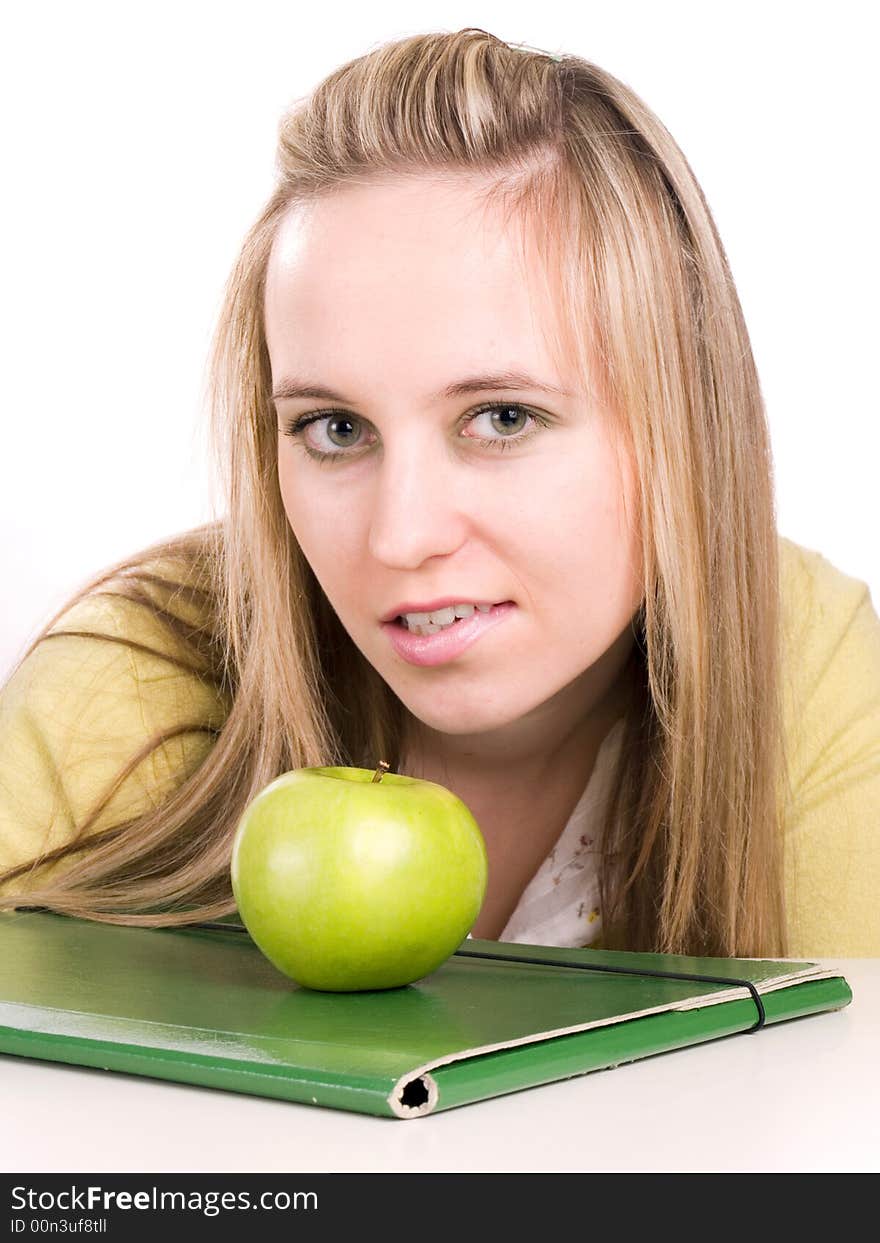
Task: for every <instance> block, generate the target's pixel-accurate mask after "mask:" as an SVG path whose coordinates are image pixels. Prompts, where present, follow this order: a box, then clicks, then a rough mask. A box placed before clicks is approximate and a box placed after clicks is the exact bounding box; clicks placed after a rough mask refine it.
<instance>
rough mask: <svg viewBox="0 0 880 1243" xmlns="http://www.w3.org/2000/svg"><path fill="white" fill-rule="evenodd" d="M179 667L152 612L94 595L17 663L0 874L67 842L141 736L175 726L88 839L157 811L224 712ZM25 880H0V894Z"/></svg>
mask: <svg viewBox="0 0 880 1243" xmlns="http://www.w3.org/2000/svg"><path fill="white" fill-rule="evenodd" d="M75 632H80V633H75ZM89 632H95V637H93V636H92V635H90V634H89ZM182 660H183V654H182V652H181V645H180V642H179V640H177V639H176V638H174V637H173V636H172V635H171V633H170V631H169V630H168V628H167V626H165V625H163V624H162V623H161V621H160V620H159V619H158V618H156V617H155V615H154V614H152V613H151V611H150V610H149V608H147V607H145V606H144V605H142V604H139V603H137V602H135V601H131V600H128V599H126V598H124V597H123V596H121V595H114V594H95V595H94V596H89V597H86V599H85V600H83V601H80V602H79V603H78V604H77V605H75V606H73V607H72V608H71V609H70V610H68V611H67V612H66V613H65V614H64V615H63V616H62V617H61V618H60V619H59V620H58V622H56V624H55V626H53V628H52V632H51V633H50V635H49V636H47V637H45V638H43V639H42V640H41V642H40V643H38V644H37V646H36V647H35V648H34V649H33V651H32V652H31V653H30V654H29V655H28V656H27V657H26V658H25V660H24V661H23V662H22V663H21V664H20V665H19V666H18V668H17V669H16V670H15V671H14V672H13V674H12V676H11V677H10V678H9V680H8V681H7V682H6V684H5V685H4V686H3V688H2V690H0V873H2V872H3V871H4V870H6V869H8V868H12V867H16V866H18V865H19V864H22V863H26V862H30V861H32V860H35V859H36V858H37V857H38V856H40V855H42V854H43V853H45V852H46V851H49V850H53V849H55V848H56V847H58V846H62V845H64V844H66V843H68V842H70V841H72V840H73V839H74V838H76V837H77V836H78V835H79V833H80V831H81V829H82V826H83V825H84V823H85V821H86V820H87V818H88V816H89V815H90V813H91V812H92V810H93V808H94V806H95V805H96V804H97V803H98V802H99V801H100V800H101V798H102V797H103V795H104V793H105V792H106V790H107V789H108V788H109V787H110V786H111V785H112V783H113V781H114V779H115V778H116V777H117V775H118V774H119V773H120V771H121V770H122V769H123V768H124V767H125V766H126V765H128V764H129V763H130V762H131V761H132V760H133V759H134V757H135V756H136V755H137V753H138V752H139V751H140V750H141V749H142V748H143V747H144V745H145V744H146V743H147V742H148V741H149V740H150V739H152V738H154V737H156V736H158V735H160V734H162V733H164V732H166V731H179V732H177V733H176V734H175V736H174V737H171V738H170V739H168V741H166V742H164V743H162V744H160V745H159V746H157V747H156V748H155V749H153V750H152V751H150V752H149V754H147V755H146V756H144V757H143V758H142V759H141V760H140V761H139V762H137V763H136V764H135V765H134V767H133V768H132V769H131V771H130V772H129V773H128V775H127V776H126V777H125V779H124V780H123V781H122V783H121V785H120V786H119V788H118V789H117V790H116V792H115V793H114V794H113V795H112V797H111V798H110V800H109V802H108V803H107V804H106V806H104V808H103V809H102V810H101V812H100V814H99V815H98V816H97V818H96V819H95V821H94V822H93V823H92V824H91V825H89V828H88V830H87V831H88V832H89V833H98V832H100V831H101V830H103V829H108V828H111V827H113V826H114V825H116V824H119V823H121V822H122V821H124V820H128V819H130V818H132V817H135V816H137V815H140V814H143V813H144V812H145V811H147V810H149V809H150V808H152V807H155V806H157V805H159V804H160V803H161V802H162V801H163V800H164V799H165V798H167V797H168V795H169V794H171V793H172V792H173V790H174V789H175V788H177V787H178V786H179V785H180V784H182V782H183V781H184V780H185V779H186V778H187V777H188V776H189V775H190V774H191V773H192V772H194V771H195V769H196V768H197V767H198V766H199V765H200V764H201V763H202V761H203V760H204V759H205V757H206V755H207V754H208V752H209V750H210V748H211V746H212V744H213V742H214V739H215V737H216V731H217V730H218V729H219V728H220V727H221V726H222V723H223V720H224V719H225V716H226V715H227V713H228V706H229V705H228V703H227V702H226V701H225V700H224V699H223V697H222V696H221V695H220V694H219V692H218V691H217V689H216V688H215V687H213V686H212V685H211V684H210V683H209V682H208V681H206V680H204V679H203V678H202V676H201V675H200V674H198V673H196V672H194V671H193V669H192V668H187V667H186V666H185V664H184V663H182ZM190 662H191V658H190ZM75 859H76V856H74V860H75ZM70 865H71V861H69V860H64V861H62V863H60V864H58V865H49V866H48V867H47V868H46V871H45V873H43V875H44V876H45V877H47V878H48V875H49V874H50V872H54V870H55V867H57V868H58V870H60V871H63V870H66V867H67V866H70ZM36 879H37V878H36V877H35V880H36ZM25 880H26V874H25V876H21V877H18V878H15V879H14V880H11V881H8V882H6V883H5V884H4V883H2V882H0V893H2V894H3V895H4V896H8V895H10V894H13V893H18V892H19V891H20V890H21V887H22V885H23V884H24V882H25Z"/></svg>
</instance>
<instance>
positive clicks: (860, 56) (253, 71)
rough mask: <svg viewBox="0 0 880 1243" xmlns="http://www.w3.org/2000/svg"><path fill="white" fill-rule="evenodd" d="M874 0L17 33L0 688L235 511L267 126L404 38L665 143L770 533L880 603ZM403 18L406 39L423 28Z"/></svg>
mask: <svg viewBox="0 0 880 1243" xmlns="http://www.w3.org/2000/svg"><path fill="white" fill-rule="evenodd" d="M873 14H874V6H873V5H872V4H869V3H855V2H852V0H838V2H837V3H836V4H834V5H833V6H828V5H825V4H813V3H793V2H780V0H777V2H774V3H755V2H754V0H737V3H735V4H722V3H714V4H712V5H706V4H701V3H690V2H686V0H665V2H664V3H651V2H650V0H647V2H644V3H642V2H639V3H637V2H635V0H630V2H626V0H623V2H618V3H615V4H613V5H608V4H607V3H594V2H593V0H581V3H579V4H578V5H572V4H571V3H570V0H564V2H556V0H545V2H544V3H542V4H540V5H535V4H534V3H529V4H525V3H516V2H515V0H495V2H492V3H453V2H451V0H443V3H424V2H423V3H421V4H419V5H418V6H416V7H414V6H413V5H412V4H411V3H409V2H398V0H374V3H372V4H370V5H364V6H354V5H352V6H350V7H346V9H345V12H344V20H342V10H341V9H340V7H339V6H338V5H326V6H311V5H301V4H296V3H293V2H292V0H288V2H287V3H277V2H270V0H248V2H247V3H244V2H243V0H242V2H240V3H235V4H221V3H201V2H199V3H194V2H193V3H186V2H185V0H184V2H181V0H177V3H168V2H165V0H162V2H159V0H152V2H151V3H150V4H137V3H126V4H125V5H119V4H110V3H94V2H92V3H89V2H87V0H78V3H76V4H72V5H68V4H61V3H54V4H53V3H42V4H38V5H16V6H15V7H14V8H10V9H9V11H8V12H7V14H6V16H5V19H4V23H3V25H4V32H3V49H2V52H0V57H2V61H0V71H2V72H0V105H2V116H3V125H4V132H3V148H2V149H3V156H4V158H3V171H4V174H5V176H4V193H3V196H2V201H0V213H2V219H0V223H2V228H0V238H2V247H3V252H2V281H0V317H2V318H0V330H2V342H3V346H4V364H3V373H2V374H3V386H4V394H3V395H4V401H3V405H2V416H0V417H2V423H0V433H2V439H0V444H2V453H0V576H2V581H3V583H4V584H5V590H4V599H3V604H4V608H3V610H2V618H0V677H2V674H3V672H4V670H5V669H7V668H8V667H9V666H10V665H11V664H12V662H13V661H14V659H15V658H16V657H17V656H18V654H19V653H20V651H21V650H23V648H24V646H25V645H26V643H27V642H28V641H29V639H30V638H31V637H32V635H33V634H34V633H35V632H36V630H37V629H38V627H39V626H40V625H41V624H42V623H43V622H44V621H45V620H47V619H48V617H49V615H50V614H51V613H52V612H54V611H55V609H56V608H58V607H60V605H61V604H63V603H64V601H65V600H66V599H67V598H68V597H69V595H70V594H71V593H72V592H73V591H74V590H75V589H76V588H77V587H78V586H79V585H80V584H81V583H83V582H84V581H85V580H86V578H88V577H90V576H91V575H92V574H93V573H94V572H96V571H97V570H99V569H101V568H103V567H104V566H106V565H109V564H110V563H111V562H112V561H114V560H116V559H117V558H120V557H122V556H125V555H127V554H129V553H131V552H133V551H135V550H136V549H137V548H139V547H141V546H142V545H145V544H147V543H150V542H152V541H154V540H156V539H159V538H160V537H162V536H165V535H170V534H172V533H174V532H178V531H181V530H184V529H186V528H188V527H191V526H194V525H196V524H198V523H201V522H204V521H208V520H210V519H211V518H213V517H216V516H219V510H218V508H217V505H218V504H219V502H216V501H214V500H212V489H211V485H210V481H209V476H208V467H207V451H206V437H205V413H204V402H203V396H202V393H203V379H204V368H205V363H206V359H207V349H208V341H209V336H210V333H211V330H212V328H213V324H214V320H215V316H216V314H217V310H218V307H219V302H220V297H221V294H222V290H223V286H224V283H225V280H226V277H227V275H228V272H229V269H230V266H231V264H232V262H233V259H234V257H235V254H236V252H237V249H238V246H239V244H240V242H241V240H242V238H243V236H244V234H245V232H246V230H247V229H248V227H249V226H250V224H251V223H252V221H253V219H254V218H255V217H256V215H257V214H258V212H259V210H260V208H261V207H262V204H263V202H264V201H265V199H266V197H267V196H268V194H269V192H270V190H271V186H272V180H273V171H274V169H273V164H274V148H275V137H276V130H277V125H278V120H279V118H280V116H281V113H282V112H283V110H284V109H285V108H286V107H287V106H288V105H289V104H290V103H292V102H293V101H294V100H295V99H296V98H298V97H300V96H302V95H305V94H307V93H308V92H309V91H310V90H311V89H312V88H313V87H314V86H315V85H317V83H318V82H319V81H320V79H321V78H323V77H324V76H325V75H326V74H327V73H328V72H329V71H331V70H332V69H334V68H336V67H337V66H338V65H340V64H342V63H344V62H345V61H347V60H349V59H351V58H352V57H354V56H358V55H362V54H363V53H365V52H367V51H369V50H370V49H371V48H373V47H375V46H376V45H378V44H379V43H382V42H384V41H385V40H387V39H391V38H397V37H401V36H403V35H409V34H415V33H419V32H422V31H428V30H456V29H459V28H460V27H463V26H480V27H482V28H484V29H487V30H489V31H491V32H492V33H493V34H495V35H497V36H499V37H500V38H503V39H507V40H509V41H511V42H523V43H528V44H531V45H532V46H536V47H539V48H542V49H545V50H547V51H550V52H557V53H558V52H563V51H567V52H573V53H576V54H578V55H580V56H583V57H585V58H586V59H588V60H593V61H595V62H596V63H598V64H599V65H601V66H602V67H603V68H606V69H608V70H610V71H611V72H612V73H614V74H616V75H617V76H618V77H620V78H622V79H623V80H624V81H625V82H627V83H628V84H629V85H630V86H631V87H633V88H634V89H635V90H636V91H637V92H638V93H639V94H640V95H641V96H642V98H643V99H644V100H645V102H646V103H647V104H648V105H649V107H651V108H652V109H653V110H654V111H655V112H656V113H657V114H658V116H659V117H660V119H661V120H662V121H663V122H664V123H665V124H666V126H667V127H668V128H669V129H670V131H671V132H672V134H673V136H674V137H675V138H676V140H677V141H678V143H679V145H680V146H681V147H682V149H683V151H684V153H685V155H686V156H687V158H688V160H689V161H690V163H691V166H692V167H693V169H694V171H695V173H696V175H697V178H698V180H699V181H700V182H701V184H702V186H703V189H704V191H705V192H706V195H707V198H708V200H709V204H710V206H711V208H712V210H713V212H714V215H715V218H716V221H717V223H718V226H719V229H720V232H721V236H722V240H723V241H724V244H725V247H726V249H727V252H728V256H729V258H730V261H731V265H732V267H733V274H734V278H735V280H736V283H737V287H738V290H739V294H740V297H741V300H742V302H743V305H744V309H745V314H746V319H747V322H748V325H749V329H750V332H751V336H752V342H753V346H754V349H755V353H756V356H757V360H758V367H759V371H760V375H761V380H762V386H763V390H764V395H765V398H766V402H767V407H768V417H769V421H770V426H771V434H772V439H773V452H774V462H775V470H776V481H777V506H778V516H779V529H780V531H781V532H782V533H783V534H784V535H787V536H788V537H789V538H791V539H794V540H796V541H797V542H799V543H801V544H804V545H806V546H808V547H811V548H815V549H818V550H819V551H821V552H822V553H823V554H824V555H825V556H826V557H827V558H828V559H829V560H830V561H832V562H833V563H834V564H835V565H837V566H838V567H839V568H840V569H842V570H843V571H844V572H846V573H848V574H851V575H853V576H855V577H857V578H860V579H862V580H863V581H865V582H867V583H868V584H869V586H870V587H871V592H872V597H873V600H874V603H875V606H878V605H880V548H878V539H877V535H878V530H880V523H878V513H880V506H878V500H877V491H878V481H877V470H878V448H880V432H878V402H877V382H876V357H877V338H878V331H877V329H878V316H877V287H878V274H880V265H878V242H877V224H876V216H877V201H876V175H875V171H874V169H875V164H876V153H877V147H876V134H877V125H878V89H877V85H876V82H877V75H876V67H875V64H874V58H875V55H876V40H875V38H874V37H873V35H874V32H873V30H872V29H871V27H872V26H873V24H874V16H873ZM414 17H416V18H417V21H415V23H414Z"/></svg>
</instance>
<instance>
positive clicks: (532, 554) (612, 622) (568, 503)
mask: <svg viewBox="0 0 880 1243" xmlns="http://www.w3.org/2000/svg"><path fill="white" fill-rule="evenodd" d="M547 482H548V483H549V484H550V486H549V487H546V488H543V487H542V488H538V489H532V490H531V491H530V493H529V496H528V499H527V500H526V501H525V504H524V506H523V508H522V510H521V523H520V529H521V530H522V532H523V537H524V544H523V551H524V555H525V558H526V560H527V562H528V564H529V565H530V566H531V573H530V579H531V583H532V586H533V590H534V593H535V605H536V607H538V608H540V601H541V599H543V600H544V601H546V602H547V603H548V604H549V605H550V607H551V608H552V610H553V611H554V613H556V614H557V615H558V616H563V615H568V616H569V617H579V618H581V619H582V620H586V619H587V618H590V617H592V618H594V619H595V620H596V622H597V624H598V625H599V626H600V628H602V629H603V630H604V629H606V628H607V629H608V630H609V631H610V632H613V634H617V633H619V631H620V629H621V628H622V627H623V626H624V625H625V624H626V622H627V621H628V620H629V618H630V617H631V616H632V614H633V613H634V612H635V610H636V608H637V607H638V605H639V603H640V601H641V593H642V589H641V571H640V549H639V545H638V529H637V522H636V521H635V519H636V510H635V477H634V474H633V472H632V468H631V465H630V463H629V461H628V460H627V459H626V458H624V457H623V456H622V455H621V456H620V458H619V459H618V454H617V453H616V452H615V450H614V447H613V445H610V444H605V443H604V442H600V444H599V446H596V445H595V444H594V445H593V446H592V448H591V451H590V452H589V453H584V454H574V453H573V454H572V455H571V457H570V458H569V464H568V465H567V467H566V469H565V471H564V472H563V473H557V474H556V475H555V477H554V478H553V479H552V481H550V480H549V479H548V481H547ZM615 628H616V629H615Z"/></svg>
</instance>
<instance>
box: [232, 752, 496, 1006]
mask: <svg viewBox="0 0 880 1243" xmlns="http://www.w3.org/2000/svg"><path fill="white" fill-rule="evenodd" d="M387 768H388V765H387V764H386V763H385V762H384V761H382V762H381V764H380V767H379V768H378V769H377V770H376V772H375V773H373V772H370V770H369V769H366V768H298V769H294V770H293V771H291V772H287V773H282V774H281V776H280V777H276V779H275V780H274V781H272V782H270V784H269V785H267V786H266V787H265V788H264V789H263V790H261V791H260V793H259V794H258V795H257V796H256V797H255V798H254V799H253V800H252V801H251V802H250V803H249V805H248V806H247V808H246V809H245V812H244V815H243V816H242V818H241V820H240V822H239V824H238V826H237V829H236V833H235V839H234V842H233V847H232V864H231V874H232V890H233V893H234V894H235V900H236V902H237V904H238V912H239V915H240V916H241V919H242V922H243V923H244V925H245V927H246V928H247V930H248V932H249V933H250V935H251V937H252V938H253V940H254V941H255V943H256V945H257V946H258V948H259V949H260V950H262V952H263V954H265V956H266V957H267V958H268V959H269V961H270V962H271V963H273V964H274V965H275V966H276V967H277V968H278V969H279V971H282V972H284V974H285V975H288V976H290V977H291V978H292V979H294V980H296V981H297V983H299V984H302V985H305V986H306V987H307V988H314V989H321V990H325V991H329V992H350V991H359V990H361V989H380V988H396V987H398V986H400V985H402V984H411V983H412V982H413V981H414V980H419V979H421V978H422V977H423V976H425V975H428V974H429V973H430V972H431V971H433V970H435V969H436V968H437V967H439V966H440V964H441V963H442V962H444V961H445V960H446V959H447V958H448V957H449V956H450V955H451V954H452V953H453V951H454V950H456V949H457V948H458V946H459V945H460V944H461V942H462V941H463V940H464V939H465V937H466V936H467V934H468V932H469V931H470V929H471V927H472V925H473V923H474V921H475V920H476V918H477V915H478V914H479V912H480V907H481V906H482V904H483V898H484V897H485V893H486V883H487V879H488V859H487V856H486V844H485V842H484V840H483V835H482V834H481V832H480V829H479V826H478V825H477V822H476V820H475V819H474V817H473V816H472V815H471V813H470V811H469V810H468V808H467V806H466V805H465V804H464V803H463V802H462V801H461V799H459V798H458V797H457V796H456V795H455V794H453V793H452V791H451V790H447V789H446V787H445V786H441V785H438V784H437V783H436V782H433V781H422V780H419V779H418V778H415V777H406V776H403V775H401V774H399V773H392V772H387V771H385V772H383V771H382V770H383V769H387Z"/></svg>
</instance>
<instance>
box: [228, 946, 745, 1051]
mask: <svg viewBox="0 0 880 1243" xmlns="http://www.w3.org/2000/svg"><path fill="white" fill-rule="evenodd" d="M221 926H222V925H221ZM453 957H455V958H458V957H465V958H488V959H490V960H491V961H493V962H525V963H536V964H537V965H538V966H540V967H568V968H572V969H574V970H575V971H607V972H609V973H610V974H612V975H639V976H645V975H650V976H654V977H655V978H656V979H658V980H693V981H694V982H695V983H698V984H728V985H730V986H731V987H733V986H735V985H736V986H740V987H742V988H747V989H748V990H749V992H750V993H751V994H752V1000H753V1001H754V1003H755V1006H756V1007H757V1010H758V1021H757V1022H756V1023H754V1024H753V1025H752V1026H751V1027H747V1028H746V1029H745V1031H744V1032H743V1033H742V1034H743V1035H745V1036H750V1035H751V1034H752V1032H756V1031H758V1030H760V1028H762V1027H763V1026H764V1019H765V1014H764V1003H763V1002H762V1001H761V995H760V993H759V992H758V990H757V988H756V987H755V985H754V984H753V983H752V981H751V980H734V979H731V978H730V977H728V976H719V975H690V974H689V973H687V972H684V971H637V970H636V968H635V967H605V966H599V965H598V964H596V963H586V962H584V963H581V962H554V961H553V959H552V958H526V957H524V956H520V955H517V954H488V953H486V952H485V951H484V950H466V949H458V950H456V951H455V954H454V955H453Z"/></svg>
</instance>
